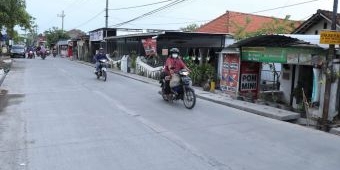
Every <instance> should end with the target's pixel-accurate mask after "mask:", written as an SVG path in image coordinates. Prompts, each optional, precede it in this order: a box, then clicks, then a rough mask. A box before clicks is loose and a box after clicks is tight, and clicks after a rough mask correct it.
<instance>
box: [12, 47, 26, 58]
mask: <svg viewBox="0 0 340 170" xmlns="http://www.w3.org/2000/svg"><path fill="white" fill-rule="evenodd" d="M10 56H11V57H12V58H14V57H21V58H25V46H24V45H13V46H12V48H11V51H10Z"/></svg>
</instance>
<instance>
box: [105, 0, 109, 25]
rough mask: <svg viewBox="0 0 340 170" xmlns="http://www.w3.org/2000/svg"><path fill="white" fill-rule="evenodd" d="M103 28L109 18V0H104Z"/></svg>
mask: <svg viewBox="0 0 340 170" xmlns="http://www.w3.org/2000/svg"><path fill="white" fill-rule="evenodd" d="M105 12H106V15H105V28H107V27H108V19H109V0H106V8H105Z"/></svg>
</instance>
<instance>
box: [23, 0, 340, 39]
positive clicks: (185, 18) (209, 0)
mask: <svg viewBox="0 0 340 170" xmlns="http://www.w3.org/2000/svg"><path fill="white" fill-rule="evenodd" d="M108 1H109V9H117V8H124V7H132V6H140V5H146V4H151V3H158V2H162V1H166V0H108ZM174 1H175V0H172V1H167V2H163V3H158V4H156V5H151V6H145V7H141V8H133V9H124V10H123V9H121V10H109V22H108V25H109V27H112V26H114V25H115V24H119V23H122V22H125V21H128V20H130V19H133V18H135V17H138V16H141V15H143V14H145V13H147V12H150V11H152V10H154V9H157V8H159V7H161V6H164V5H166V4H169V3H171V2H174ZM304 2H305V3H304ZM105 3H106V0H26V4H27V11H28V13H30V14H31V15H32V16H33V17H35V18H36V23H37V25H38V32H39V33H42V32H44V31H46V30H48V29H50V28H52V27H58V28H59V29H61V27H62V18H61V17H58V15H60V14H61V13H62V11H63V10H64V13H65V18H64V30H71V29H80V30H82V31H84V32H88V31H91V30H94V29H97V28H102V27H105V17H104V16H105V12H104V9H105ZM298 3H303V4H299V5H297V4H298ZM294 4H296V5H294ZM290 5H293V6H290ZM284 6H290V7H286V8H279V7H284ZM274 8H279V9H275V10H270V11H266V12H258V11H263V10H268V9H274ZM317 9H324V10H329V11H332V10H333V0H184V2H181V3H179V4H177V5H174V6H172V7H170V8H167V9H165V10H162V11H160V12H157V13H154V14H152V15H150V16H147V17H144V18H141V19H138V20H136V21H133V22H131V23H128V24H125V25H122V26H121V28H142V29H146V28H150V29H179V28H180V27H185V26H187V25H189V24H192V23H196V24H204V23H206V22H208V21H210V20H212V19H214V18H216V17H218V16H220V15H222V14H224V13H225V12H226V11H227V10H229V11H236V12H244V13H256V12H258V13H256V14H258V15H264V16H274V17H279V18H284V17H285V16H286V15H291V19H294V20H305V19H307V18H308V17H310V16H311V15H312V14H314V13H316V11H317ZM339 10H340V9H338V11H339Z"/></svg>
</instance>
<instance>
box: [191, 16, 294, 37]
mask: <svg viewBox="0 0 340 170" xmlns="http://www.w3.org/2000/svg"><path fill="white" fill-rule="evenodd" d="M247 19H250V21H251V22H250V23H249V25H248V26H247V27H246V30H245V31H246V32H254V31H256V30H258V29H260V28H261V27H263V24H264V23H268V22H272V21H273V20H274V19H277V18H274V17H267V16H261V15H254V14H247V13H241V12H233V11H227V12H226V13H225V14H223V15H221V16H219V17H218V18H216V19H214V20H212V21H210V22H208V23H207V24H204V25H203V26H201V27H200V28H198V29H197V30H196V32H209V33H231V34H232V33H235V32H236V30H237V26H235V24H236V25H238V26H244V25H245V24H246V20H247ZM280 20H283V19H280ZM294 22H296V21H294ZM295 24H298V25H299V24H300V22H296V23H295ZM298 25H297V26H298Z"/></svg>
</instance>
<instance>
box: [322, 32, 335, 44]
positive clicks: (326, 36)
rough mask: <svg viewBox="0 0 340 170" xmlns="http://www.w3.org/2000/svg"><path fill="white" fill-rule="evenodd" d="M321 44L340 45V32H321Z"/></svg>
mask: <svg viewBox="0 0 340 170" xmlns="http://www.w3.org/2000/svg"><path fill="white" fill-rule="evenodd" d="M320 44H340V31H321V32H320Z"/></svg>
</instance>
